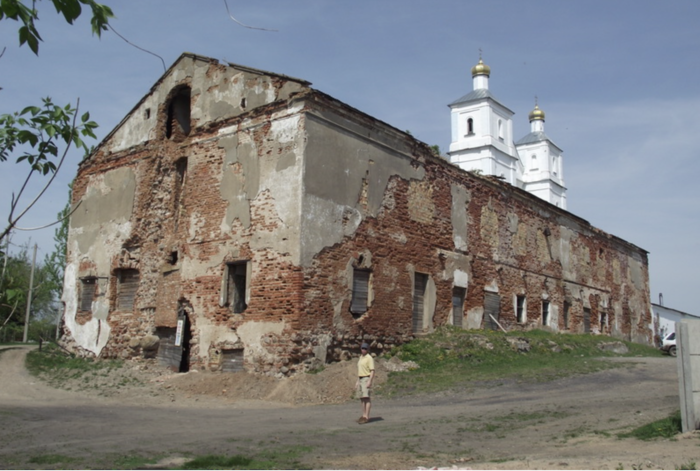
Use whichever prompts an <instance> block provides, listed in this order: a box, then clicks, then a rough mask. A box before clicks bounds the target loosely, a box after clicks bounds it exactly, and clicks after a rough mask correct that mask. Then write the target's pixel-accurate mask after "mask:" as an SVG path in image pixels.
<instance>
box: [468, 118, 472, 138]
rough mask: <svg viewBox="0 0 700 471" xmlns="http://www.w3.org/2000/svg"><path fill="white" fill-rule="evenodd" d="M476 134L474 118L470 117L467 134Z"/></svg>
mask: <svg viewBox="0 0 700 471" xmlns="http://www.w3.org/2000/svg"><path fill="white" fill-rule="evenodd" d="M472 134H474V120H473V119H471V118H469V119H468V120H467V136H471V135H472Z"/></svg>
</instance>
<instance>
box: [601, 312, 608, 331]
mask: <svg viewBox="0 0 700 471" xmlns="http://www.w3.org/2000/svg"><path fill="white" fill-rule="evenodd" d="M607 332H608V313H607V312H605V311H603V312H601V313H600V333H601V334H605V333H607Z"/></svg>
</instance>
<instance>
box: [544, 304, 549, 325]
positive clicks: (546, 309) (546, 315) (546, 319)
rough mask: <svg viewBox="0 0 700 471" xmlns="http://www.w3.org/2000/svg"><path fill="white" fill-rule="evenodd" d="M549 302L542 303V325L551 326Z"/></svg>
mask: <svg viewBox="0 0 700 471" xmlns="http://www.w3.org/2000/svg"><path fill="white" fill-rule="evenodd" d="M549 323H550V319H549V301H542V325H549Z"/></svg>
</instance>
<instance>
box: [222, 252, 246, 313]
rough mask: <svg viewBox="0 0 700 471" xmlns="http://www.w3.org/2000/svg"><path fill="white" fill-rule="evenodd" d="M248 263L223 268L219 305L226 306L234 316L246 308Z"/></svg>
mask: <svg viewBox="0 0 700 471" xmlns="http://www.w3.org/2000/svg"><path fill="white" fill-rule="evenodd" d="M248 264H249V262H248V261H242V262H232V263H227V264H226V266H225V267H224V280H223V281H224V284H223V286H222V288H223V292H222V293H221V295H222V299H221V302H220V304H221V305H223V306H228V307H229V308H230V309H231V312H233V313H234V314H240V313H242V312H243V311H245V310H246V309H247V308H248V303H247V302H246V295H247V292H248V283H249V281H248Z"/></svg>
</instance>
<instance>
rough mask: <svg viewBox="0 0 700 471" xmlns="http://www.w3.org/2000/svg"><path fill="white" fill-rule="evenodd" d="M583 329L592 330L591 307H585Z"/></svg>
mask: <svg viewBox="0 0 700 471" xmlns="http://www.w3.org/2000/svg"><path fill="white" fill-rule="evenodd" d="M583 331H584V332H585V333H589V332H590V331H591V308H588V307H584V308H583Z"/></svg>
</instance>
